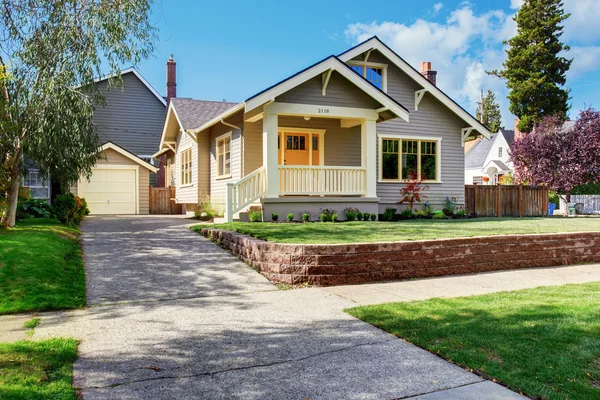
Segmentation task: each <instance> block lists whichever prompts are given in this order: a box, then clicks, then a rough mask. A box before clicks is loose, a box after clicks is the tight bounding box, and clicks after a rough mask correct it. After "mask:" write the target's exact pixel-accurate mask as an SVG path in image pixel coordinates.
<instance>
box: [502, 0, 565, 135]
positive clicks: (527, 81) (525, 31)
mask: <svg viewBox="0 0 600 400" xmlns="http://www.w3.org/2000/svg"><path fill="white" fill-rule="evenodd" d="M570 15H571V14H565V12H564V9H563V3H562V1H561V0H525V2H524V3H523V6H522V7H521V9H520V10H519V11H518V12H517V15H516V16H515V18H514V20H515V22H516V23H517V35H516V36H515V37H513V38H512V39H510V40H508V41H507V42H504V44H505V45H506V44H508V45H509V49H508V50H507V54H508V58H507V60H506V61H505V62H504V64H503V66H504V69H503V70H500V71H498V70H497V71H492V72H491V74H493V75H496V76H498V77H500V78H503V79H506V81H507V82H506V86H507V87H508V89H509V90H510V94H509V95H508V99H509V100H510V106H509V109H510V111H511V112H512V113H513V114H514V115H516V116H517V117H518V118H519V119H520V122H519V125H518V128H519V130H520V131H521V132H531V130H532V129H533V127H534V126H535V125H536V124H538V123H540V122H541V121H542V119H543V118H544V117H545V116H550V115H558V116H559V117H560V118H562V119H566V117H567V111H568V110H569V105H568V101H569V91H568V90H567V89H565V88H564V87H563V86H564V85H565V83H566V72H567V71H568V70H569V68H570V66H571V62H572V61H573V60H572V59H571V60H569V59H566V58H564V57H561V56H559V53H561V52H562V51H567V50H569V46H566V45H565V44H563V43H562V42H561V41H560V37H561V36H562V34H563V26H562V25H561V23H562V22H563V21H564V20H566V19H567V18H568V17H569V16H570Z"/></svg>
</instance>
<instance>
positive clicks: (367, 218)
mask: <svg viewBox="0 0 600 400" xmlns="http://www.w3.org/2000/svg"><path fill="white" fill-rule="evenodd" d="M370 217H371V214H369V213H364V214H363V219H364V220H365V221H368V220H369V218H370Z"/></svg>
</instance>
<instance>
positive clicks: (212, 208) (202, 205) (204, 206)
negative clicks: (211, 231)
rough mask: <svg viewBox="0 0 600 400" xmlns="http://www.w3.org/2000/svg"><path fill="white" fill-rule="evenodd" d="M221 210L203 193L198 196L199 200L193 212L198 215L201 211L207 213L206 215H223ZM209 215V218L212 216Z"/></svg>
mask: <svg viewBox="0 0 600 400" xmlns="http://www.w3.org/2000/svg"><path fill="white" fill-rule="evenodd" d="M221 211H222V210H219V207H217V206H216V205H215V204H214V203H213V202H212V200H211V198H210V196H209V195H203V196H202V197H201V198H200V202H199V203H198V205H197V206H196V210H194V214H195V215H200V214H202V213H203V212H204V213H206V214H208V215H212V217H214V216H219V217H222V216H223V212H221ZM212 217H211V218H212Z"/></svg>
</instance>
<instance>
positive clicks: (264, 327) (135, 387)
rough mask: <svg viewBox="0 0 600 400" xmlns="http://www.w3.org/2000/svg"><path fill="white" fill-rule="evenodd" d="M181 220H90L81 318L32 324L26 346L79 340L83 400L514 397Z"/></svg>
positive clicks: (50, 317) (56, 317)
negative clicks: (286, 287) (261, 267)
mask: <svg viewBox="0 0 600 400" xmlns="http://www.w3.org/2000/svg"><path fill="white" fill-rule="evenodd" d="M189 223H190V221H189V220H183V219H175V218H152V217H146V218H143V217H138V218H125V217H104V218H89V219H88V220H86V221H85V223H84V224H83V225H82V230H83V232H84V235H83V240H84V245H83V248H84V252H85V264H86V271H87V282H88V301H89V303H90V304H92V305H93V306H91V307H89V308H88V309H86V310H78V311H71V312H61V313H48V314H46V315H42V318H43V319H42V324H41V325H40V326H39V327H38V328H36V333H35V338H36V339H43V338H47V337H53V336H67V335H68V336H72V337H76V338H79V339H81V340H82V343H81V345H80V358H79V359H78V361H77V362H76V363H75V368H74V385H75V386H76V387H78V388H80V390H81V393H82V395H83V397H84V398H85V399H149V398H152V399H172V398H202V399H232V398H234V399H342V398H343V399H400V398H412V396H419V397H418V398H422V399H440V398H444V399H452V398H456V399H471V398H472V399H518V398H522V397H521V396H519V395H517V394H515V393H513V392H511V391H509V390H507V389H504V388H503V387H501V386H499V385H496V384H493V383H491V382H487V381H483V380H482V379H481V378H479V377H477V376H475V375H473V374H471V373H469V372H467V371H465V370H463V369H461V368H459V367H457V366H455V365H452V364H450V363H448V362H446V361H444V360H442V359H440V358H438V357H436V356H434V355H432V354H430V353H428V352H426V351H424V350H421V349H419V348H417V347H415V346H413V345H411V344H409V343H407V342H405V341H403V340H400V339H397V338H395V337H393V336H392V335H389V334H387V333H385V332H383V331H381V330H379V329H376V328H374V327H372V326H370V325H368V324H365V323H363V322H361V321H358V320H356V319H354V318H352V317H350V316H348V315H347V314H345V313H344V312H343V311H342V310H343V309H344V308H346V307H351V306H353V305H354V304H355V303H353V302H352V301H350V300H348V299H346V298H343V297H340V296H338V295H336V294H333V293H329V292H327V291H325V290H322V289H318V288H309V289H299V290H290V291H280V290H278V289H277V288H276V287H275V286H273V285H272V284H270V283H269V282H268V281H267V280H266V279H264V278H263V277H262V276H261V275H259V274H258V273H256V272H255V271H253V270H252V269H250V268H249V267H248V266H247V265H246V264H244V263H242V262H240V261H238V260H237V259H236V258H234V257H233V256H231V255H229V254H228V253H226V252H225V251H223V250H222V249H220V248H219V247H217V246H216V245H214V244H212V243H210V242H209V241H207V240H206V239H204V238H202V237H201V236H200V235H196V234H194V233H192V232H190V231H189V229H187V225H188V224H189Z"/></svg>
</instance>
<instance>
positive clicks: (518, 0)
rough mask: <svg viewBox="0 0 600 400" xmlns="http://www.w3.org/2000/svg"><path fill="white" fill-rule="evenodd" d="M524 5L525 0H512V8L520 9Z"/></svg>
mask: <svg viewBox="0 0 600 400" xmlns="http://www.w3.org/2000/svg"><path fill="white" fill-rule="evenodd" d="M522 5H523V0H510V8H512V9H513V10H518V9H519V8H521V6H522Z"/></svg>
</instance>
